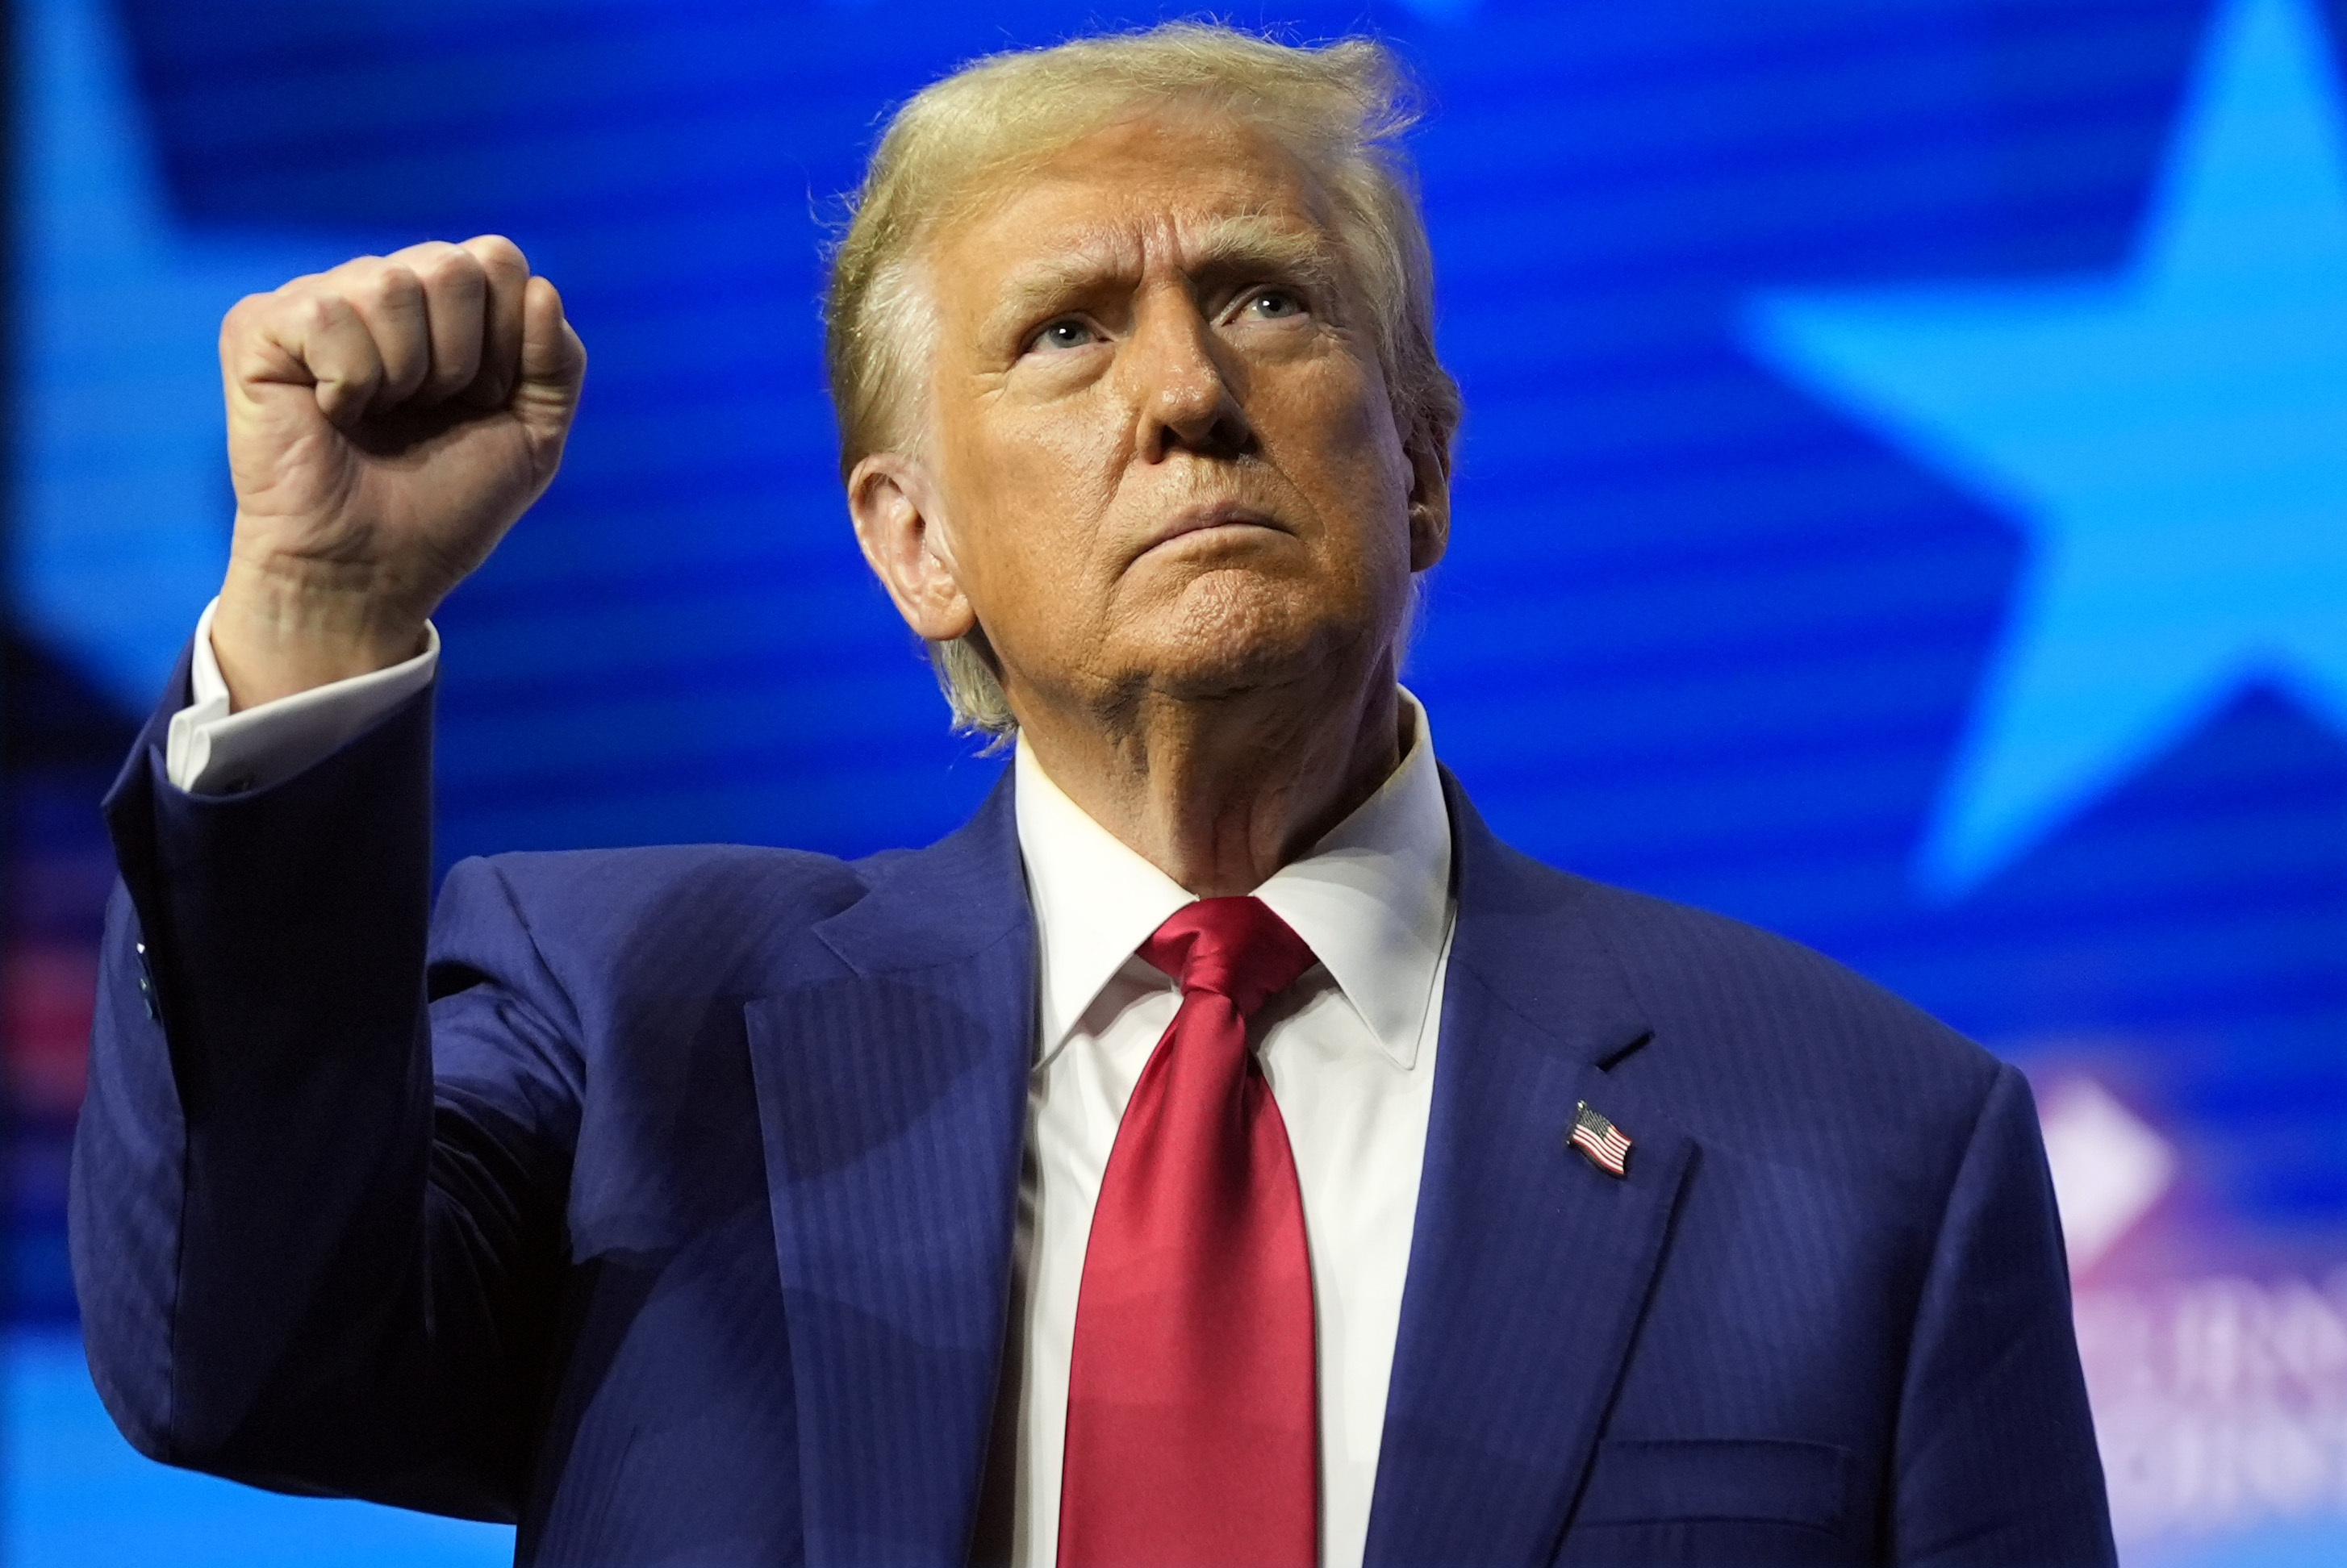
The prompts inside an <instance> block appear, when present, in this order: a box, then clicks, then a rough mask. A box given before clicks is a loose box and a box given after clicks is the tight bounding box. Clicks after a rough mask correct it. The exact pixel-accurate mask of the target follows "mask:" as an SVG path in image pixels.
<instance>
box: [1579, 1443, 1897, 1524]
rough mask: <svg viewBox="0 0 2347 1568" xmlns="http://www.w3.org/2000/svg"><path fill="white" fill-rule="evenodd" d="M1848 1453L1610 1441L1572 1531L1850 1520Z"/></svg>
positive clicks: (1819, 1447)
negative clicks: (1704, 1523)
mask: <svg viewBox="0 0 2347 1568" xmlns="http://www.w3.org/2000/svg"><path fill="white" fill-rule="evenodd" d="M1849 1517H1850V1450H1848V1449H1844V1448H1837V1447H1835V1446H1834V1445H1833V1444H1831V1443H1812V1442H1799V1441H1794V1440H1778V1439H1756V1438H1670V1439H1649V1440H1639V1439H1613V1440H1607V1441H1604V1442H1602V1443H1600V1444H1598V1446H1597V1462H1596V1465H1595V1467H1594V1469H1593V1470H1592V1471H1591V1472H1590V1477H1589V1486H1588V1490H1587V1491H1584V1492H1583V1493H1582V1499H1581V1506H1580V1507H1579V1508H1578V1509H1576V1510H1575V1511H1574V1512H1573V1524H1574V1526H1575V1527H1579V1526H1583V1525H1593V1524H1647V1523H1665V1522H1673V1523H1676V1522H1696V1521H1704V1520H1717V1521H1722V1522H1728V1521H1733V1522H1748V1523H1755V1524H1796V1525H1807V1526H1809V1527H1810V1528H1812V1529H1816V1530H1825V1531H1831V1532H1837V1533H1839V1532H1840V1531H1841V1530H1842V1529H1843V1528H1844V1527H1845V1526H1846V1525H1847V1523H1848V1522H1849Z"/></svg>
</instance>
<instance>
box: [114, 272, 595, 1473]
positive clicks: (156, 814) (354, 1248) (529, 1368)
mask: <svg viewBox="0 0 2347 1568" xmlns="http://www.w3.org/2000/svg"><path fill="white" fill-rule="evenodd" d="M221 357H222V366H223V371H224V373H225V375H226V380H227V384H228V401H229V412H230V432H231V451H230V456H231V470H232V472H233V475H234V477H235V479H236V484H237V491H238V502H239V507H238V520H237V533H236V542H235V547H234V554H233V559H232V562H231V568H230V570H229V573H228V578H227V580H226V582H225V583H224V584H223V587H222V589H221V594H220V600H219V601H218V603H217V605H216V607H215V608H214V610H212V611H210V613H209V614H208V616H207V621H208V625H207V628H206V630H207V631H208V632H209V637H208V638H207V639H206V640H205V641H203V642H202V643H201V644H200V645H199V648H198V650H197V652H198V653H212V652H216V653H217V655H218V671H217V680H218V686H217V688H216V689H214V690H211V691H209V692H198V691H196V690H194V689H193V686H194V684H195V680H194V675H195V672H194V671H193V669H192V665H193V664H194V662H195V661H194V659H192V658H191V659H190V661H189V662H188V663H183V665H182V668H181V670H180V671H179V673H178V674H177V675H176V676H175V678H174V682H173V692H172V694H171V696H170V698H169V700H168V701H167V702H166V703H165V705H164V708H163V710H162V711H161V712H158V713H157V714H156V716H155V717H154V719H153V720H152V721H150V723H149V725H148V726H147V728H146V730H145V732H144V733H142V734H141V736H140V740H139V743H138V747H137V749H136V751H135V752H134V753H133V755H132V757H131V759H130V762H129V764H128V767H126V769H125V770H124V773H123V775H122V777H121V779H120V780H119V781H118V784H117V785H116V788H115V790H114V791H113V792H112V794H110V795H109V796H108V803H107V815H108V825H109V827H110V828H111V830H112V832H113V835H114V838H115V842H116V846H117V853H118V858H119V861H120V864H121V867H122V872H123V886H122V887H121V888H120V889H118V893H117V896H116V897H115V899H114V902H113V905H112V907H111V908H110V909H109V914H108V937H107V947H106V952H105V957H104V960H103V968H102V979H101V991H100V996H99V999H98V1018H97V1030H96V1038H95V1040H94V1042H93V1047H92V1061H91V1084H90V1091H89V1096H88V1100H87V1105H86V1108H85V1111H84V1113H83V1119H82V1124H81V1130H80V1132H79V1134H78V1136H77V1144H76V1150H75V1172H74V1191H73V1213H72V1222H73V1244H74V1252H75V1269H76V1278H77V1286H78V1288H79V1290H80V1293H81V1298H82V1307H83V1313H84V1321H85V1327H86V1332H87V1340H88V1345H89V1349H90V1355H91V1359H92V1365H93V1368H94V1370H95V1371H96V1373H97V1378H98V1382H99V1388H100V1391H101V1393H102V1394H104V1395H105V1397H106V1399H107V1400H108V1406H109V1408H110V1409H112V1410H113V1411H114V1413H115V1415H116V1417H117V1419H118V1421H119V1422H120V1423H121V1424H122V1425H123V1427H124V1429H125V1430H126V1431H127V1432H128V1433H129V1434H130V1436H131V1437H132V1438H133V1440H135V1441H137V1442H138V1443H139V1445H140V1446H141V1447H142V1448H144V1449H146V1450H148V1451H149V1452H151V1453H154V1454H156V1455H157V1456H158V1457H160V1458H164V1459H167V1460H173V1461H175V1462H180V1463H187V1464H193V1465H198V1466H200V1467H202V1468H206V1469H210V1470H215V1471H220V1472H222V1473H226V1474H230V1475H233V1476H236V1477H238V1478H239V1479H242V1480H247V1481H257V1482H260V1483H261V1484H265V1485H274V1486H280V1487H284V1488H288V1489H292V1490H325V1491H351V1492H354V1493H357V1494H359V1495H365V1496H372V1497H376V1498H379V1499H382V1500H384V1501H395V1502H402V1503H406V1504H409V1505H412V1506H421V1507H426V1508H435V1509H439V1510H443V1511H446V1512H465V1513H472V1514H477V1515H482V1516H487V1517H498V1516H510V1513H511V1512H512V1510H513V1508H514V1506H515V1504H516V1501H517V1500H518V1489H519V1485H520V1480H521V1478H520V1474H519V1471H518V1467H519V1466H520V1465H521V1464H522V1463H523V1462H524V1456H525V1454H526V1446H527V1445H526V1432H527V1429H528V1422H529V1420H530V1419H533V1416H532V1411H533V1410H534V1408H535V1392H534V1390H535V1389H536V1386H537V1380H538V1378H539V1377H540V1376H541V1375H542V1373H543V1369H544V1367H543V1362H544V1356H545V1350H546V1345H547V1340H546V1335H547V1333H548V1323H549V1321H550V1317H549V1314H550V1312H551V1309H552V1307H551V1296H550V1292H551V1290H552V1288H553V1284H552V1282H553V1281H554V1280H555V1279H556V1278H557V1277H559V1233H560V1223H559V1222H560V1213H561V1201H562V1192H563V1189H564V1186H565V1184H566V1183H567V1163H568V1159H569V1143H570V1140H571V1138H572V1136H573V1134H574V1131H575V1127H574V1126H573V1123H575V1115H576V1105H575V1094H574V1093H573V1092H572V1091H573V1089H574V1087H575V1084H576V1071H575V1062H573V1061H569V1060H568V1053H569V1052H571V1051H572V1050H574V1049H575V1047H574V1045H573V1043H572V1042H570V1041H568V1040H565V1039H564V1038H563V1037H562V1035H561V1033H560V1031H559V1030H558V1029H556V1028H555V1027H554V1026H552V1025H550V1024H548V1022H547V1021H546V1020H548V1018H549V1017H555V1016H561V1015H562V1013H563V1011H564V1007H563V1003H562V1000H561V999H560V997H559V991H558V989H556V988H554V987H553V985H552V982H551V979H550V977H548V975H547V974H546V973H545V972H544V968H543V965H542V964H540V963H538V961H537V958H536V954H535V950H534V948H532V947H531V945H530V943H529V941H528V936H527V932H526V931H525V930H524V929H523V928H522V927H521V926H520V922H519V920H518V917H517V916H516V914H515V912H514V911H513V909H512V908H511V907H510V901H509V900H507V898H505V897H503V895H502V892H501V891H500V889H499V888H498V887H497V886H496V885H495V883H496V876H495V873H494V872H492V871H489V870H487V868H485V867H482V866H478V865H474V866H467V867H460V868H459V869H458V871H457V872H455V873H452V874H451V876H450V877H449V881H448V886H447V887H446V889H445V890H444V893H443V896H442V925H443V927H444V929H447V928H450V927H451V926H452V922H453V927H454V928H456V929H457V930H458V932H459V936H460V945H464V946H466V949H467V950H468V951H471V952H473V953H476V954H477V955H478V958H477V961H476V962H474V963H473V965H472V968H471V970H470V971H469V972H468V979H467V980H466V985H465V987H464V988H463V989H462V990H461V992H460V993H459V994H456V995H454V996H452V997H450V998H448V999H446V1000H444V1001H443V1002H441V1003H440V1004H439V1005H437V1006H436V1007H432V1008H430V1009H428V1010H427V1008H426V994H425V993H426V981H425V933H426V926H427V921H428V918H429V908H428V902H429V891H430V875H431V856H430V816H429V794H430V774H431V740H430V693H429V691H428V689H417V688H428V686H429V682H430V663H431V661H430V658H429V654H430V652H431V649H430V647H429V641H430V638H429V631H428V623H427V620H426V617H428V615H429V614H430V612H431V610H432V609H433V608H434V606H436V604H437V602H438V601H439V599H440V598H441V597H442V596H443V595H445V594H446V591H447V590H448V589H450V588H452V587H454V586H455V584H456V580H457V579H459V578H461V577H462V576H463V575H464V573H465V572H466V571H467V570H469V569H471V568H472V567H473V566H475V565H477V564H478V562H479V561H480V560H481V559H483V558H485V557H486V556H487V553H488V551H489V549H490V548H493V547H494V545H495V543H496V541H497V538H498V537H500V536H501V535H502V534H503V532H504V531H505V529H506V528H507V527H509V526H510V525H511V523H512V522H513V521H514V519H515V518H518V516H519V515H520V512H521V511H522V510H523V509H524V508H525V507H527V506H528V504H529V503H530V502H531V501H532V500H534V499H535V498H536V497H537V495H538V493H539V492H540V491H542V490H543V488H544V487H545V485H546V483H547V481H548V479H550V478H551V477H552V474H553V470H554V466H555V465H556V463H557V462H558V461H559V456H560V450H561V446H562V441H563V438H564V436H565V435H566V434H567V431H568V427H569V415H570V411H571V409H572V408H573V407H574V406H575V404H576V401H577V395H578V388H579V376H580V374H581V372H582V370H583V364H584V358H583V352H582V351H580V350H579V346H578V339H577V337H576V334H575V333H572V332H571V331H570V329H569V324H568V323H567V322H565V321H564V320H563V316H562V312H561V306H560V302H559V297H558V296H556V295H555V293H554V292H553V290H552V288H551V286H550V285H548V284H546V283H545V282H544V281H543V280H542V279H534V278H532V277H530V276H529V274H528V266H527V263H526V262H525V261H523V260H522V258H521V256H520V252H519V251H516V250H514V248H513V247H512V246H511V245H510V244H509V243H507V242H506V241H490V240H484V241H473V242H471V243H469V244H468V245H466V246H463V247H457V246H425V247H416V248H415V249H414V250H412V251H403V252H401V253H400V254H399V255H397V256H394V257H390V258H367V259H364V260H362V261H354V262H351V263H348V264H346V265H345V266H344V267H342V268H337V269H335V270H334V271H333V272H328V273H324V274H321V275H320V276H318V277H315V278H308V279H301V280H296V281H295V282H293V283H292V284H288V285H287V286H286V288H285V289H282V290H280V291H278V292H276V293H275V294H272V295H265V296H256V297H255V298H254V299H252V300H248V301H246V302H243V303H241V304H240V305H239V306H238V307H237V309H236V311H234V312H232V313H231V315H230V317H229V320H228V323H227V324H226V326H225V328H224V330H223V333H222V339H221ZM337 683H341V684H337ZM403 687H405V688H407V689H405V690H402V689H401V688H403ZM386 697H388V699H389V700H388V701H387V702H386V701H385V698H386ZM193 699H202V700H201V701H196V702H192V703H191V700H193ZM222 710H225V711H222ZM175 729H176V730H177V731H178V732H179V738H180V745H179V747H178V748H177V749H178V750H179V753H180V754H179V756H178V757H176V758H173V757H170V756H169V755H168V753H169V752H170V751H172V750H173V748H172V746H171V744H170V737H171V736H172V733H173V732H174V730H175ZM240 747H241V748H243V751H242V754H241V756H240V755H238V754H237V753H239V749H240ZM206 751H210V752H212V753H214V755H213V756H211V757H205V756H201V755H199V754H198V753H203V752H206ZM223 759H224V765H222V766H220V767H219V768H214V767H213V766H211V765H210V764H212V763H214V762H222V761H223ZM174 762H176V763H178V764H181V765H179V766H173V765H172V764H173V763H174ZM231 775H234V776H231ZM210 784H219V785H220V791H219V792H217V793H216V792H214V791H213V790H210V789H209V788H204V787H198V788H195V789H190V788H188V787H184V786H186V785H198V786H205V785H210ZM239 785H242V786H246V787H243V788H241V789H239V788H237V787H236V786H239ZM436 1058H437V1059H439V1061H440V1062H441V1063H442V1064H443V1065H444V1066H445V1065H446V1064H447V1063H450V1062H454V1063H456V1064H457V1070H456V1074H455V1077H454V1079H453V1081H452V1082H453V1089H452V1087H451V1083H443V1084H442V1085H441V1086H440V1087H439V1089H438V1090H437V1091H436V1084H435V1066H436ZM444 1077H446V1074H445V1073H444Z"/></svg>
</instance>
